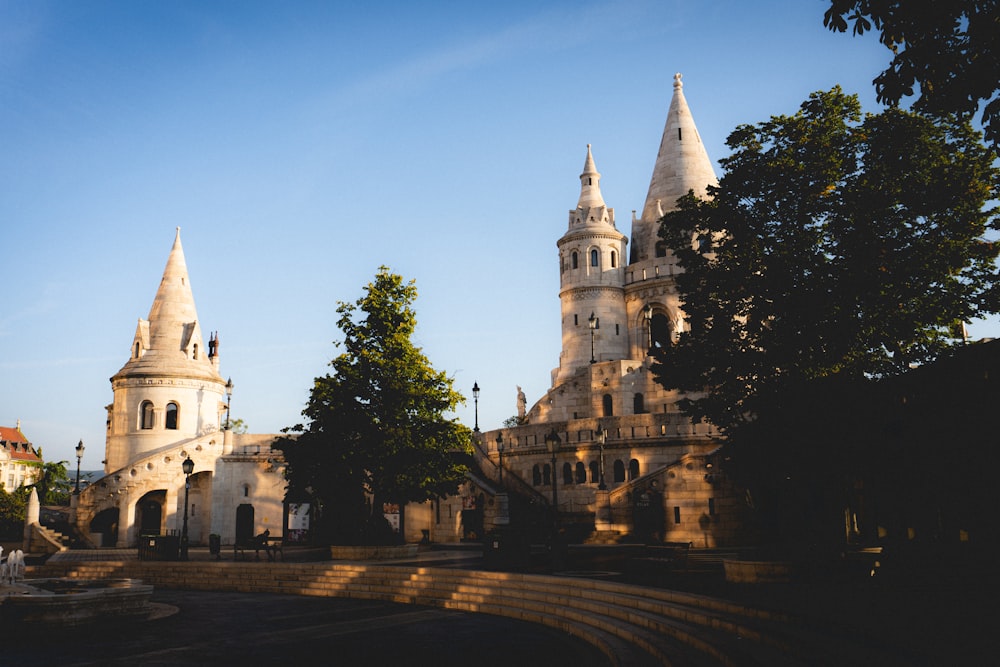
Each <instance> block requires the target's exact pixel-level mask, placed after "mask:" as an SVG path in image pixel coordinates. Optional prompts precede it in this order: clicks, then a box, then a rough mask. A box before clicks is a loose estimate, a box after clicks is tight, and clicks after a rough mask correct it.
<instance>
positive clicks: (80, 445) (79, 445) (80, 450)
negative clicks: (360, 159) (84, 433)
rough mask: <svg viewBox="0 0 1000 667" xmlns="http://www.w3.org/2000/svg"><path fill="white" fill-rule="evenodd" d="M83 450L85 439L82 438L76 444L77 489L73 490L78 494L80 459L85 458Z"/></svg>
mask: <svg viewBox="0 0 1000 667" xmlns="http://www.w3.org/2000/svg"><path fill="white" fill-rule="evenodd" d="M83 450H84V446H83V440H81V441H80V442H79V443H77V445H76V491H74V492H73V493H75V494H76V495H80V459H82V458H83Z"/></svg>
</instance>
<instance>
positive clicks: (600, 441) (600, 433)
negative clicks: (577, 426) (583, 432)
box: [595, 424, 608, 491]
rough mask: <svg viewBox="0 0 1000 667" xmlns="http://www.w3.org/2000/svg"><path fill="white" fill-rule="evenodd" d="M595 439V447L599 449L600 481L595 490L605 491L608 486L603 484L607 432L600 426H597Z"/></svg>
mask: <svg viewBox="0 0 1000 667" xmlns="http://www.w3.org/2000/svg"><path fill="white" fill-rule="evenodd" d="M595 437H596V439H597V446H598V447H600V448H601V469H600V473H601V479H600V481H599V482H598V484H597V489H598V490H599V491H607V490H608V485H607V484H605V483H604V442H605V440H607V438H608V435H607V431H605V430H604V429H602V428H601V425H600V424H598V425H597V435H596V436H595Z"/></svg>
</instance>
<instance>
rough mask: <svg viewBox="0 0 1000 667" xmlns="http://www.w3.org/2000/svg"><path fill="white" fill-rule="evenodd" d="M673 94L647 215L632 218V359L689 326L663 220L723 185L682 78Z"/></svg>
mask: <svg viewBox="0 0 1000 667" xmlns="http://www.w3.org/2000/svg"><path fill="white" fill-rule="evenodd" d="M673 88H674V91H673V97H672V99H671V101H670V108H669V110H668V111H667V120H666V123H665V124H664V127H663V136H662V137H661V138H660V148H659V151H658V152H657V154H656V162H655V164H654V165H653V175H652V177H651V178H650V180H649V191H648V193H647V194H646V202H645V204H644V205H643V207H642V214H641V215H640V216H639V217H638V218H637V217H635V213H634V212H633V214H632V240H631V256H630V258H629V264H628V268H627V269H626V272H625V300H626V306H627V309H628V321H629V325H630V329H629V336H630V339H631V344H632V349H631V350H630V356H631V357H632V358H634V359H643V358H645V357H646V355H647V354H648V349H649V346H650V345H657V344H659V345H668V344H669V343H670V341H671V340H672V339H673V338H674V337H675V336H676V335H677V334H678V333H679V332H680V331H681V330H682V327H683V326H684V312H683V308H682V304H681V302H680V300H679V299H678V297H677V291H676V288H675V285H674V274H676V273H677V272H678V270H679V269H678V267H677V260H676V258H675V257H674V256H673V253H671V252H669V251H667V249H666V248H665V247H664V246H663V244H662V242H661V241H660V240H659V228H660V218H662V217H663V214H664V213H666V212H668V211H671V210H674V209H675V208H677V200H678V199H679V198H681V197H683V196H684V195H686V194H687V193H688V191H694V193H695V194H696V195H698V196H699V197H705V196H706V193H707V190H708V187H709V186H710V185H717V184H718V180H717V178H716V176H715V170H714V169H713V168H712V161H711V160H710V159H709V157H708V152H707V151H706V150H705V145H704V144H703V143H702V142H701V136H700V135H699V134H698V128H697V127H695V124H694V117H693V116H692V115H691V110H690V109H689V108H688V104H687V100H686V99H684V84H683V83H681V75H680V74H675V75H674V86H673Z"/></svg>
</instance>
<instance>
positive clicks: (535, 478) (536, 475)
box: [531, 463, 542, 486]
mask: <svg viewBox="0 0 1000 667" xmlns="http://www.w3.org/2000/svg"><path fill="white" fill-rule="evenodd" d="M531 483H532V484H534V485H535V486H541V485H542V469H541V468H539V467H538V464H537V463H536V464H535V466H534V467H533V468H532V469H531Z"/></svg>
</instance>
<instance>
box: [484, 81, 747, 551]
mask: <svg viewBox="0 0 1000 667" xmlns="http://www.w3.org/2000/svg"><path fill="white" fill-rule="evenodd" d="M600 179H601V174H600V173H599V172H598V171H597V167H596V165H595V161H594V157H593V154H592V151H591V147H590V146H589V145H588V146H587V156H586V160H585V161H584V166H583V173H582V174H580V198H579V200H578V201H577V204H576V207H575V208H573V209H571V210H570V211H569V215H568V224H567V228H566V232H565V233H564V234H563V235H562V236H561V237H560V238H559V240H558V241H557V242H556V246H557V248H558V251H559V252H558V262H559V299H560V304H561V318H562V351H561V353H560V357H559V366H558V367H557V368H556V369H554V370H553V371H552V386H551V388H550V389H549V390H548V392H546V394H545V395H544V396H542V398H541V399H540V400H539V401H538V402H537V403H535V404H534V406H533V407H532V408H531V409H530V410H529V411H528V412H527V413H526V414H525V415H524V417H523V419H521V420H520V421H521V425H519V426H517V427H515V428H505V429H499V430H495V431H490V432H486V433H482V434H481V435H480V437H479V438H478V440H477V451H478V453H479V460H480V462H481V467H482V469H483V471H484V474H485V476H487V477H489V478H490V479H493V480H495V481H496V482H497V483H499V481H500V479H501V474H502V475H503V479H504V480H506V485H505V486H506V487H507V488H508V489H510V490H511V492H519V493H522V494H528V495H530V494H537V495H538V496H539V497H540V499H544V500H545V501H547V502H551V500H552V497H553V495H554V494H553V490H552V487H553V486H556V487H557V489H556V493H557V501H558V506H559V507H558V510H559V514H560V516H562V517H563V523H564V524H565V523H566V522H577V523H580V524H582V525H583V526H584V527H586V526H588V525H589V522H591V521H593V523H594V528H595V529H596V531H597V532H608V533H617V534H635V533H640V534H642V535H641V536H642V537H644V538H646V539H653V540H662V541H674V542H685V543H687V542H691V543H694V544H695V545H696V546H706V547H708V546H721V545H726V544H731V543H733V542H734V541H736V540H737V539H738V531H739V529H740V525H741V523H742V522H741V521H740V514H741V510H742V507H741V505H742V503H741V501H740V500H739V499H738V497H737V496H736V494H735V493H734V492H733V489H732V488H731V486H730V485H729V484H728V483H727V482H726V480H725V479H724V478H723V477H722V475H721V473H720V472H719V470H718V468H719V466H718V465H717V462H715V461H714V460H713V456H714V455H715V453H716V450H717V449H718V441H717V440H716V439H715V436H716V435H717V434H716V432H715V431H714V429H713V428H712V427H711V426H710V425H709V424H704V423H692V422H691V420H690V419H689V418H687V417H686V416H685V415H683V414H682V413H681V412H680V411H679V410H678V408H677V401H678V399H679V398H680V396H678V395H677V393H676V392H668V391H665V390H664V389H663V387H661V386H660V385H659V384H657V383H656V381H655V380H654V379H653V376H652V373H651V372H650V366H651V363H652V357H651V356H650V351H651V350H652V349H653V348H654V347H657V346H668V345H671V344H672V341H673V340H674V339H675V337H676V336H677V335H678V334H679V333H680V332H681V331H683V327H684V311H683V307H682V304H681V302H680V299H679V296H678V294H677V290H676V285H675V281H674V276H675V274H676V273H677V271H678V270H679V269H678V266H677V263H676V260H675V258H674V257H673V256H672V254H671V253H670V252H669V251H668V250H667V249H666V248H665V247H664V246H663V244H662V242H660V240H659V237H658V230H659V220H660V218H662V217H663V215H664V213H665V212H667V211H669V210H671V209H672V208H674V207H675V205H676V201H677V199H678V198H679V197H682V196H683V195H685V194H687V193H688V191H694V193H695V194H697V195H701V196H704V195H705V194H706V189H707V187H708V186H709V185H715V184H716V183H717V180H716V177H715V172H714V171H713V169H712V164H711V161H710V160H709V157H708V154H707V152H706V151H705V147H704V145H703V144H702V142H701V138H700V136H699V135H698V129H697V127H696V126H695V123H694V119H693V118H692V116H691V111H690V109H689V108H688V104H687V101H686V100H685V97H684V91H683V84H682V82H681V75H680V74H677V75H675V76H674V83H673V99H672V100H671V103H670V108H669V110H668V112H667V120H666V124H665V126H664V129H663V135H662V138H661V140H660V147H659V152H658V153H657V156H656V162H655V164H654V166H653V174H652V177H651V179H650V183H649V191H648V194H647V195H646V201H645V203H644V205H643V207H642V212H641V214H640V215H639V216H638V217H637V216H636V215H635V212H633V214H632V221H631V222H632V224H631V237H627V236H626V235H625V234H623V233H622V232H621V231H619V229H618V228H617V226H616V223H615V212H614V209H613V208H610V207H608V206H607V204H606V203H605V201H604V198H603V196H602V195H601V187H600ZM626 257H627V260H626ZM551 445H554V447H552V448H551V449H550V446H551ZM552 450H554V452H553V451H552ZM553 454H554V455H553ZM553 461H554V464H553ZM501 464H502V465H503V468H504V470H503V472H502V473H501V471H500V466H501Z"/></svg>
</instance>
